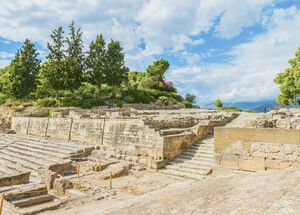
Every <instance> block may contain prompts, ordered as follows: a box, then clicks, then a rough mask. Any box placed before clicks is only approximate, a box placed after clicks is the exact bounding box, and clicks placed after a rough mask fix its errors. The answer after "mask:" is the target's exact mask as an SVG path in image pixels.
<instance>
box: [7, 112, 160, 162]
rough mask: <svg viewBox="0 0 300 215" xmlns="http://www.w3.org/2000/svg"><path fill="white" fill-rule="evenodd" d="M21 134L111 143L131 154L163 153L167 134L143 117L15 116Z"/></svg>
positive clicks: (13, 126)
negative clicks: (161, 134) (163, 134)
mask: <svg viewBox="0 0 300 215" xmlns="http://www.w3.org/2000/svg"><path fill="white" fill-rule="evenodd" d="M11 129H12V130H14V131H15V132H16V133H17V134H22V135H24V134H25V135H26V134H28V135H35V136H43V137H49V138H54V139H62V140H72V141H79V142H83V143H89V144H95V145H99V146H110V147H113V148H116V149H118V150H121V151H123V152H124V153H127V154H132V155H143V156H150V157H151V158H154V159H159V158H162V157H163V137H161V136H160V135H159V132H157V131H155V130H154V129H151V128H149V127H148V126H147V125H145V124H144V122H143V121H142V120H141V119H72V118H47V117H31V118H29V117H14V118H13V120H12V127H11Z"/></svg>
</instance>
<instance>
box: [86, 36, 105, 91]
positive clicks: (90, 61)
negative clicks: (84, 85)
mask: <svg viewBox="0 0 300 215" xmlns="http://www.w3.org/2000/svg"><path fill="white" fill-rule="evenodd" d="M105 55H106V49H105V41H104V38H103V35H102V34H101V35H100V36H97V38H96V40H95V41H92V42H91V44H90V49H89V51H88V53H87V57H86V60H85V66H86V73H87V74H86V75H87V80H88V81H89V82H90V83H92V84H94V85H96V86H98V88H99V89H100V88H101V85H102V84H103V83H105V77H106V76H105V65H106V59H105Z"/></svg>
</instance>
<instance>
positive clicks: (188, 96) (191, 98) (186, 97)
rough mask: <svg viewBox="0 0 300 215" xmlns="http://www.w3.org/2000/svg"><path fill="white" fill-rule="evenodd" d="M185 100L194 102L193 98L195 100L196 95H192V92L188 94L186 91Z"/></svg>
mask: <svg viewBox="0 0 300 215" xmlns="http://www.w3.org/2000/svg"><path fill="white" fill-rule="evenodd" d="M185 100H187V101H188V102H190V103H192V104H193V103H195V100H196V96H195V95H192V94H190V93H187V94H186V95H185Z"/></svg>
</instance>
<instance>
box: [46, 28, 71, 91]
mask: <svg viewBox="0 0 300 215" xmlns="http://www.w3.org/2000/svg"><path fill="white" fill-rule="evenodd" d="M63 34H64V31H63V28H62V27H58V28H57V29H55V30H54V31H53V32H52V34H51V39H52V43H51V44H50V43H47V47H48V49H49V54H48V55H47V61H46V62H45V63H44V64H43V65H42V67H41V73H40V81H41V84H42V87H43V88H45V89H48V90H49V89H53V90H54V91H56V93H57V92H58V91H59V90H62V89H65V88H66V86H65V79H66V77H65V57H66V56H65V53H64V50H63V48H64V36H63Z"/></svg>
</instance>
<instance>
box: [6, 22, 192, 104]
mask: <svg viewBox="0 0 300 215" xmlns="http://www.w3.org/2000/svg"><path fill="white" fill-rule="evenodd" d="M64 34H65V32H64V30H63V28H62V27H58V28H57V29H55V30H54V31H53V32H52V34H51V35H50V37H51V42H48V43H47V48H48V55H47V56H46V60H45V61H44V62H43V63H41V60H40V59H39V54H38V52H37V49H36V48H35V45H34V43H32V42H31V41H30V40H28V39H26V40H25V42H24V44H23V46H22V47H21V48H20V50H18V51H17V53H16V54H15V57H14V58H13V60H12V61H11V63H10V65H9V66H7V67H6V68H4V69H0V103H2V104H3V103H5V102H8V100H9V101H11V100H14V101H18V103H19V101H28V100H34V101H37V104H38V105H40V106H44V107H59V106H81V107H84V108H91V107H94V106H99V105H104V104H116V105H118V106H121V105H122V103H157V104H163V105H168V104H178V103H182V104H184V105H185V106H186V107H192V103H194V101H195V96H193V95H191V94H188V95H187V96H186V99H184V98H182V97H181V96H180V95H178V94H177V91H176V89H175V88H174V86H173V83H171V82H168V81H166V80H165V73H166V71H167V70H168V68H169V62H168V61H166V60H164V59H161V60H157V61H154V62H153V63H152V64H151V65H149V66H148V68H147V70H146V71H145V72H133V71H129V68H128V67H126V65H125V54H124V52H123V48H122V46H121V43H120V42H119V41H115V40H111V41H110V42H109V43H108V44H106V42H105V40H104V37H103V35H98V36H97V37H96V39H95V41H92V42H91V43H90V45H89V49H88V51H87V52H86V53H85V52H84V51H83V49H84V46H83V41H82V31H81V29H80V28H76V26H75V24H74V22H72V23H71V24H70V25H69V32H68V35H67V36H66V37H65V36H64Z"/></svg>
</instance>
